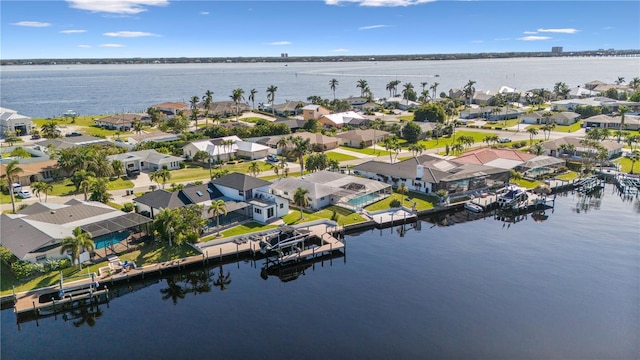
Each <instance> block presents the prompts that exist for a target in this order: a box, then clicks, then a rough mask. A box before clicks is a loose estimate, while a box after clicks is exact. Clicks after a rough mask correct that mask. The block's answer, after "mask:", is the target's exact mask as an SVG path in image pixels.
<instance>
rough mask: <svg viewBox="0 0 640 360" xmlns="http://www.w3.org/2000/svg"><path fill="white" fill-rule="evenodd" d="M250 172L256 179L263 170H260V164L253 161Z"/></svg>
mask: <svg viewBox="0 0 640 360" xmlns="http://www.w3.org/2000/svg"><path fill="white" fill-rule="evenodd" d="M249 172H250V173H251V175H253V176H254V177H258V175H259V174H260V173H261V172H262V169H260V164H258V162H257V161H252V162H251V164H249Z"/></svg>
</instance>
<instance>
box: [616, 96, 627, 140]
mask: <svg viewBox="0 0 640 360" xmlns="http://www.w3.org/2000/svg"><path fill="white" fill-rule="evenodd" d="M627 111H629V108H628V107H626V106H624V105H622V106H620V108H619V109H618V113H619V114H620V129H619V130H620V131H619V132H618V143H620V137H621V136H622V131H623V130H624V114H626V113H627Z"/></svg>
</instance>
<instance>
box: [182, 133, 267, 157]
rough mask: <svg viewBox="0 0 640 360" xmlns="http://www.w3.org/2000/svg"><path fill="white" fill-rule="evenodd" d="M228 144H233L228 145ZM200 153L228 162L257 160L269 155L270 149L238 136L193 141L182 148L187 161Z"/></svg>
mask: <svg viewBox="0 0 640 360" xmlns="http://www.w3.org/2000/svg"><path fill="white" fill-rule="evenodd" d="M226 142H233V143H230V144H227V143H226ZM198 151H204V152H207V153H208V154H209V156H210V157H211V158H213V159H215V160H217V161H228V160H230V159H231V158H232V157H239V158H243V159H249V160H256V159H262V158H265V157H266V156H267V155H268V154H269V147H268V146H264V145H261V144H258V143H254V142H250V141H244V140H242V139H240V138H239V137H237V136H235V135H234V136H225V137H221V138H216V139H209V140H198V141H192V142H190V143H188V144H187V145H185V146H183V147H182V152H183V154H184V156H185V157H186V158H187V159H192V158H193V157H194V156H195V154H196V153H197V152H198Z"/></svg>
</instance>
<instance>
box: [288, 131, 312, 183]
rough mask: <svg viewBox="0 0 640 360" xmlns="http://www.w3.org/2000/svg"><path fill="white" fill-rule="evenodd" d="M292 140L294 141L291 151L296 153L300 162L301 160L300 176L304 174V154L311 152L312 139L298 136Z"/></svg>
mask: <svg viewBox="0 0 640 360" xmlns="http://www.w3.org/2000/svg"><path fill="white" fill-rule="evenodd" d="M291 141H292V143H293V149H291V152H292V153H293V154H295V156H296V157H297V158H298V162H300V176H302V175H304V156H305V155H307V154H308V153H309V152H311V140H309V139H303V138H302V137H300V136H296V137H294V138H292V139H291Z"/></svg>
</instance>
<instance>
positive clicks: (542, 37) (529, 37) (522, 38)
mask: <svg viewBox="0 0 640 360" xmlns="http://www.w3.org/2000/svg"><path fill="white" fill-rule="evenodd" d="M549 39H551V38H550V37H549V36H525V37H521V38H518V40H522V41H540V40H549Z"/></svg>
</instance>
